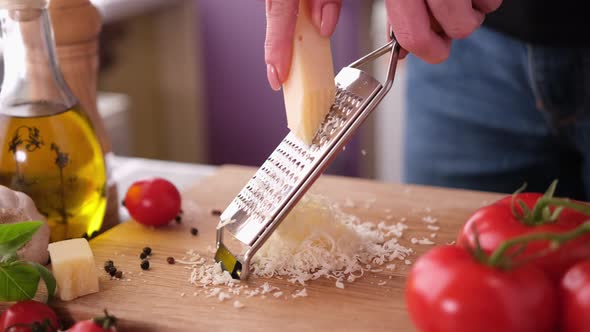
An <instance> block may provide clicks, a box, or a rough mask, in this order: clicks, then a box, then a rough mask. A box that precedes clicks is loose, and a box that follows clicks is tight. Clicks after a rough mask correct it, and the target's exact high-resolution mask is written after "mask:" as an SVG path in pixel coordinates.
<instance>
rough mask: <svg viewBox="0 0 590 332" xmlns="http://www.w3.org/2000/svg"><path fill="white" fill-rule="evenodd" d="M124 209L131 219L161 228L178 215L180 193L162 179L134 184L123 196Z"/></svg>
mask: <svg viewBox="0 0 590 332" xmlns="http://www.w3.org/2000/svg"><path fill="white" fill-rule="evenodd" d="M124 204H125V207H126V208H127V211H129V214H130V215H131V217H132V218H133V219H134V220H136V221H137V222H139V223H140V224H143V225H146V226H162V225H166V224H168V223H169V222H170V221H172V220H174V218H175V217H176V216H177V215H178V214H179V213H180V205H181V197H180V192H179V191H178V189H177V188H176V186H174V184H172V183H171V182H170V181H168V180H166V179H162V178H154V179H149V180H141V181H137V182H134V183H133V184H132V185H131V186H130V187H129V189H128V190H127V194H126V195H125V200H124Z"/></svg>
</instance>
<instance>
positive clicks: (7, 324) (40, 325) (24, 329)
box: [0, 301, 59, 332]
mask: <svg viewBox="0 0 590 332" xmlns="http://www.w3.org/2000/svg"><path fill="white" fill-rule="evenodd" d="M58 328H59V325H58V322H57V315H56V314H55V312H54V311H53V309H51V308H50V307H49V306H47V305H46V304H43V303H41V302H37V301H23V302H18V303H15V304H13V305H12V306H10V307H9V308H8V309H6V311H4V312H3V313H2V315H1V316H0V331H3V332H4V331H6V332H31V331H47V332H49V331H57V329H58Z"/></svg>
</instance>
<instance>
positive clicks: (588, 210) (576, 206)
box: [538, 197, 590, 216]
mask: <svg viewBox="0 0 590 332" xmlns="http://www.w3.org/2000/svg"><path fill="white" fill-rule="evenodd" d="M539 201H540V202H539V205H541V208H540V209H539V210H542V207H545V206H562V207H564V208H568V209H571V210H574V211H578V212H580V213H583V214H586V215H589V216H590V206H588V205H586V204H581V203H576V202H573V201H572V200H569V199H567V198H555V197H551V198H546V197H541V198H540V199H539ZM538 213H539V214H540V213H541V212H538Z"/></svg>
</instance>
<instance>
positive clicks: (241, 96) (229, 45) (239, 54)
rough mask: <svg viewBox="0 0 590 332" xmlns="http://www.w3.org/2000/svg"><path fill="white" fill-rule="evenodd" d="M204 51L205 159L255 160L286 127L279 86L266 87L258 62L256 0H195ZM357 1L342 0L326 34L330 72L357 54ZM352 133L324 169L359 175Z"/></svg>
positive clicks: (260, 22)
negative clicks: (330, 33)
mask: <svg viewBox="0 0 590 332" xmlns="http://www.w3.org/2000/svg"><path fill="white" fill-rule="evenodd" d="M197 3H198V6H197V7H198V11H199V16H200V20H199V22H200V27H199V28H200V31H201V33H202V41H203V45H204V46H203V49H202V50H199V51H200V52H203V53H204V61H205V63H204V68H206V69H205V70H206V72H205V73H203V76H204V77H205V80H206V84H205V89H206V96H207V101H206V105H207V112H208V113H207V121H208V131H209V137H208V138H209V151H210V152H209V162H210V163H212V164H216V165H219V164H227V163H231V164H240V165H249V166H260V165H261V164H262V163H263V162H264V160H265V159H266V158H267V157H268V155H269V154H270V153H271V152H272V151H273V150H274V148H275V147H276V146H277V145H278V144H279V143H280V141H281V140H282V139H283V137H284V136H285V135H286V134H287V133H288V129H287V127H286V124H287V120H286V116H285V108H284V104H283V97H282V92H281V91H279V92H275V91H272V90H271V89H270V87H269V86H268V83H267V81H266V65H265V63H264V48H263V45H264V34H265V14H264V1H261V0H222V1H218V0H197ZM358 6H359V2H358V1H344V4H343V8H342V12H341V15H340V21H339V23H338V27H337V29H336V32H335V34H334V36H333V37H332V52H333V56H334V66H335V69H336V72H338V70H339V69H340V68H342V67H343V66H345V65H347V64H348V63H350V62H352V61H353V60H354V59H356V58H358V57H359V56H360V55H361V54H360V52H359V41H360V40H362V39H361V38H363V36H359V33H358V31H359V29H356V26H358V25H359V24H360V18H359V17H358V15H356V13H358V12H360V11H359V9H358ZM359 150H360V147H359V143H358V139H353V140H352V141H351V142H350V143H349V144H348V145H347V148H346V151H344V152H342V153H341V154H340V155H339V156H338V158H336V159H335V160H334V162H333V163H332V165H331V166H330V168H329V169H328V170H327V171H326V172H327V173H331V174H340V175H348V176H358V175H359V169H360V167H359V161H358V156H359V153H358V152H359Z"/></svg>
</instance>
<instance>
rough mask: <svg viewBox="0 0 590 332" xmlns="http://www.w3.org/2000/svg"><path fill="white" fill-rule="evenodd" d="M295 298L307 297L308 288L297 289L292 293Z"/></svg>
mask: <svg viewBox="0 0 590 332" xmlns="http://www.w3.org/2000/svg"><path fill="white" fill-rule="evenodd" d="M291 296H292V297H293V298H297V297H306V296H307V288H303V289H301V290H298V291H296V292H295V293H293V294H292V295H291Z"/></svg>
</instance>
